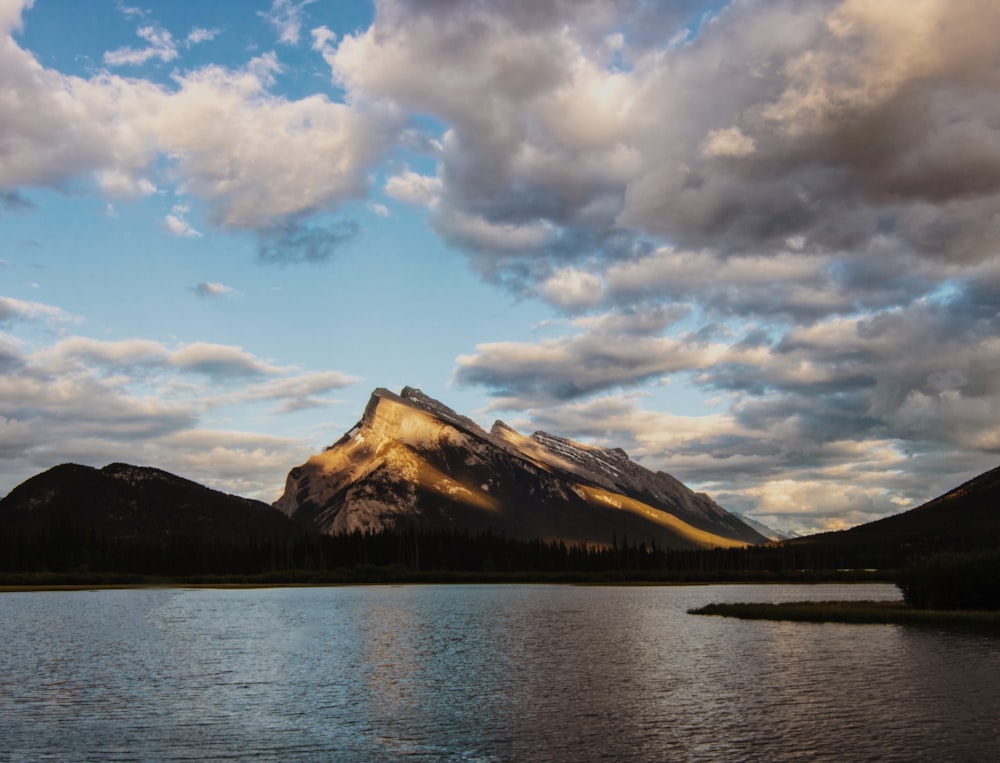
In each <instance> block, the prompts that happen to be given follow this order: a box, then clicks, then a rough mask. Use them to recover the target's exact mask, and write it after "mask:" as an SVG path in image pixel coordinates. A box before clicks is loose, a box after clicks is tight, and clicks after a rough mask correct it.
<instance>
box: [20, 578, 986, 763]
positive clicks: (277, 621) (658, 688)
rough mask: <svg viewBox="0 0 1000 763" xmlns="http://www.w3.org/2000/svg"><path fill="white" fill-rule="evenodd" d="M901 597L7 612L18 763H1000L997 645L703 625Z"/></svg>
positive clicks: (726, 591) (352, 595) (47, 596)
mask: <svg viewBox="0 0 1000 763" xmlns="http://www.w3.org/2000/svg"><path fill="white" fill-rule="evenodd" d="M847 597H852V598H889V599H895V598H898V594H897V592H896V591H895V589H894V588H892V587H891V586H851V587H844V586H806V587H795V586H768V587H760V586H699V587H690V588H682V587H642V588H626V587H574V586H407V587H396V588H391V587H361V588H321V589H266V590H225V591H223V590H215V591H213V590H183V589H172V590H155V591H150V590H135V591H100V592H76V593H59V592H53V593H31V594H5V595H0V635H2V643H3V650H2V652H0V741H2V746H0V747H2V749H3V750H5V751H6V754H7V756H8V757H7V758H3V754H4V753H3V752H0V759H8V758H9V759H12V760H66V761H71V760H94V761H97V760H101V761H104V760H108V761H113V760H118V761H123V760H174V761H180V760H279V759H280V760H331V761H338V760H343V761H359V760H374V761H379V760H387V761H390V760H417V761H420V760H427V761H438V760H456V761H509V760H525V761H565V760H576V761H590V760H595V761H596V760H633V761H662V760H683V761H716V760H768V761H771V760H777V761H781V760H786V761H791V760H830V761H834V760H836V761H840V760H883V761H895V760H899V761H903V760H983V759H989V758H990V756H991V754H992V753H993V752H995V751H996V750H997V749H1000V727H998V721H997V719H998V718H1000V688H998V686H997V685H996V684H995V683H994V681H993V676H995V675H1000V670H998V669H1000V656H998V655H1000V650H997V649H996V644H997V642H996V641H995V640H992V639H989V638H986V637H980V636H975V635H969V634H961V633H954V632H945V631H939V630H933V629H919V628H907V627H901V626H850V625H835V624H826V625H814V624H805V623H769V622H746V621H737V620H730V619H726V618H717V617H694V616H689V615H687V614H686V611H687V609H688V608H689V607H694V606H699V605H702V604H705V603H708V602H709V601H737V600H743V601H746V600H769V601H779V600H790V599H803V598H813V599H830V598H847Z"/></svg>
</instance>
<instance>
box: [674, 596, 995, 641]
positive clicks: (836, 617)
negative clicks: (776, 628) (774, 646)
mask: <svg viewBox="0 0 1000 763" xmlns="http://www.w3.org/2000/svg"><path fill="white" fill-rule="evenodd" d="M688 614H690V615H709V616H721V617H734V618H737V619H740V620H770V621H782V622H806V623H846V624H857V625H929V626H948V627H955V626H959V627H963V628H976V629H981V630H983V631H987V632H990V633H994V634H996V635H1000V611H992V610H971V609H968V610H940V609H915V608H914V607H910V606H909V605H907V604H905V603H904V602H902V601H899V602H894V601H792V602H784V603H781V604H773V603H749V602H743V603H735V604H708V605H706V606H704V607H699V608H697V609H689V610H688Z"/></svg>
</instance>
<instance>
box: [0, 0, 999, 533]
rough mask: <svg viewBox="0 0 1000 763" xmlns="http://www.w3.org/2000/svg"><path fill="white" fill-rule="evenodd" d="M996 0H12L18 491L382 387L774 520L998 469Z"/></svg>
mask: <svg viewBox="0 0 1000 763" xmlns="http://www.w3.org/2000/svg"><path fill="white" fill-rule="evenodd" d="M998 28H1000V4H998V3H996V2H993V1H992V0H949V1H946V0H841V1H837V0H732V1H731V2H725V0H714V1H713V2H696V1H695V0H663V1H662V2H651V1H650V0H632V1H629V0H548V1H539V0H506V1H505V2H501V1H500V0H496V1H491V0H462V1H460V0H423V1H418V0H379V1H378V2H375V3H374V4H370V3H368V2H346V1H341V0H214V1H213V2H211V3H195V2H176V1H175V0H146V2H142V3H139V4H135V5H133V4H130V3H128V2H125V0H88V2H86V3H81V2H78V1H77V0H34V2H32V1H31V0H0V495H3V494H6V493H7V492H8V491H9V490H11V489H12V488H14V487H15V486H16V485H17V484H19V483H20V482H21V481H23V480H24V479H27V478H28V477H30V476H31V475H33V474H36V473H38V472H40V471H42V470H44V469H47V468H49V467H51V466H54V465H56V464H59V463H64V462H67V461H71V462H76V463H85V464H90V465H94V466H103V465H104V464H107V463H110V462H114V461H124V462H127V463H133V464H145V465H153V466H157V467H159V468H163V469H166V470H168V471H172V472H174V473H176V474H180V475H182V476H184V477H187V478H190V479H194V480H196V481H199V482H202V483H204V484H207V485H210V486H212V487H215V488H218V489H222V490H226V491H227V492H233V493H238V494H241V495H245V496H250V497H255V498H260V499H262V500H266V501H273V500H275V499H276V498H277V497H278V496H279V495H280V494H281V491H282V489H283V486H284V480H285V476H286V474H287V473H288V471H289V470H290V469H291V468H292V467H293V466H295V465H297V464H300V463H302V462H304V461H305V460H306V459H307V458H308V457H309V455H311V454H313V453H316V452H318V451H320V450H322V449H323V448H324V447H325V446H327V445H329V444H330V443H332V442H334V441H335V440H337V439H338V438H339V436H340V435H341V434H343V433H344V432H345V431H347V430H348V429H350V428H351V426H352V425H353V424H354V423H355V422H356V421H357V420H358V419H359V418H360V417H361V414H362V412H363V410H364V406H365V403H366V402H367V400H368V398H369V396H370V394H371V392H372V390H373V389H375V388H376V387H387V388H389V389H392V390H395V391H399V389H400V388H401V387H402V386H404V385H410V386H414V387H418V388H420V389H422V390H423V391H424V392H425V393H426V394H428V395H430V396H431V397H434V398H436V399H438V400H441V401H442V402H444V403H445V404H447V405H449V406H451V407H452V408H454V409H456V410H457V411H459V412H461V413H464V414H466V415H469V416H471V417H472V418H473V419H474V420H476V421H478V422H479V423H481V424H482V425H483V426H485V427H487V428H488V427H489V426H490V425H491V424H492V422H493V421H494V420H495V419H497V418H500V419H503V420H504V421H506V422H507V423H508V424H510V425H512V426H514V427H515V428H517V429H518V430H519V431H522V432H525V433H530V432H533V431H536V430H544V431H548V432H551V433H555V434H559V435H562V436H566V437H571V438H574V439H577V440H580V441H583V442H587V443H595V444H600V445H604V446H608V447H621V448H624V449H625V450H626V451H627V452H628V453H629V455H630V456H631V457H632V458H634V459H635V460H637V461H638V462H640V463H641V464H643V465H644V466H646V467H648V468H650V469H654V470H663V471H666V472H668V473H670V474H673V475H674V476H676V477H677V478H678V479H680V480H682V481H683V482H685V483H686V484H688V485H689V486H691V487H692V488H694V489H696V490H699V491H704V492H707V493H709V494H710V495H711V496H712V497H713V498H715V500H716V501H718V502H719V503H720V504H721V505H722V506H724V507H725V508H727V509H730V510H731V511H738V512H743V513H747V514H749V515H751V516H753V517H755V518H757V519H760V520H762V521H764V522H765V523H767V524H769V525H771V526H772V527H776V528H778V529H781V530H794V531H797V532H803V533H806V532H815V531H820V530H827V529H843V528H846V527H850V526H853V525H856V524H859V523H862V522H867V521H871V520H873V519H877V518H879V517H881V516H885V515H888V514H892V513H897V512H899V511H902V510H904V509H907V508H911V507H913V506H916V505H918V504H920V503H922V502H923V501H925V500H928V499H930V498H932V497H935V496H937V495H939V494H941V493H943V492H945V491H947V490H949V489H951V488H952V487H954V486H956V485H958V484H960V483H961V482H962V481H964V480H965V479H968V478H970V477H972V476H975V475H977V474H979V473H981V472H983V471H986V470H988V469H991V468H993V467H995V466H997V465H998V462H1000V258H998V252H1000V38H998V37H997V35H996V33H995V30H996V29H998Z"/></svg>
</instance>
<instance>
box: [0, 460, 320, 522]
mask: <svg viewBox="0 0 1000 763" xmlns="http://www.w3.org/2000/svg"><path fill="white" fill-rule="evenodd" d="M66 525H73V526H75V527H79V528H83V529H85V530H87V531H88V532H92V533H94V534H96V535H98V536H100V537H104V538H109V539H127V538H154V537H159V538H167V537H191V536H196V537H199V538H217V539H242V538H245V537H248V536H256V537H260V538H273V537H277V538H285V537H294V536H297V535H301V534H303V533H304V532H305V530H304V529H303V528H302V527H301V526H299V525H298V524H296V523H295V522H293V521H292V520H291V519H289V518H288V517H286V516H285V515H284V514H282V513H281V512H280V511H278V510H276V509H274V508H273V507H271V506H269V505H268V504H266V503H263V502H261V501H253V500H250V499H247V498H240V497H239V496H234V495H228V494H226V493H222V492H220V491H218V490H212V489H211V488H208V487H205V486H204V485H199V484H198V483H196V482H192V481H190V480H186V479H183V478H182V477H178V476H176V475H174V474H170V473H168V472H165V471H162V470H160V469H154V468H151V467H142V466H130V465H128V464H109V465H108V466H105V467H104V468H103V469H95V468H93V467H90V466H80V465H78V464H62V465H60V466H55V467H53V468H51V469H49V470H47V471H45V472H42V473H41V474H38V475H36V476H34V477H32V478H31V479H29V480H27V481H25V482H23V483H21V484H20V485H18V486H17V487H16V488H14V490H12V491H11V492H10V493H9V494H8V495H7V497H6V498H4V499H3V500H0V527H3V528H5V529H6V530H7V531H8V532H12V531H17V532H20V533H26V534H35V533H37V532H40V531H43V530H45V529H46V528H49V529H51V528H53V527H58V526H64V527H65V526H66Z"/></svg>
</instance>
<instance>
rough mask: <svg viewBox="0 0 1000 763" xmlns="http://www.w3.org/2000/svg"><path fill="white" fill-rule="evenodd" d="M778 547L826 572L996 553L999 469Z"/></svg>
mask: <svg viewBox="0 0 1000 763" xmlns="http://www.w3.org/2000/svg"><path fill="white" fill-rule="evenodd" d="M780 545H781V547H783V548H784V549H786V550H788V551H789V552H791V553H792V554H793V555H795V556H796V557H798V558H799V559H800V560H801V561H802V562H803V564H806V563H807V564H808V566H810V567H827V568H840V567H879V568H896V567H901V566H905V565H907V564H911V563H914V562H917V561H919V560H921V559H923V558H925V557H927V556H930V555H932V554H939V553H945V552H954V553H967V552H973V551H995V550H998V549H1000V467H997V468H996V469H992V470H990V471H988V472H985V473H984V474H981V475H979V476H978V477H975V478H973V479H971V480H969V481H968V482H965V483H963V484H962V485H960V486H958V487H956V488H955V489H954V490H950V491H949V492H947V493H945V494H944V495H942V496H940V497H938V498H935V499H933V500H931V501H928V502H927V503H925V504H922V505H920V506H918V507H917V508H915V509H910V510H909V511H904V512H903V513H901V514H895V515H893V516H891V517H885V518H883V519H879V520H876V521H874V522H869V523H867V524H863V525H858V526H857V527H853V528H851V529H850V530H843V531H840V532H831V533H822V534H819V535H809V536H806V537H803V538H795V539H792V540H788V541H784V542H783V543H781V544H780Z"/></svg>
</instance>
